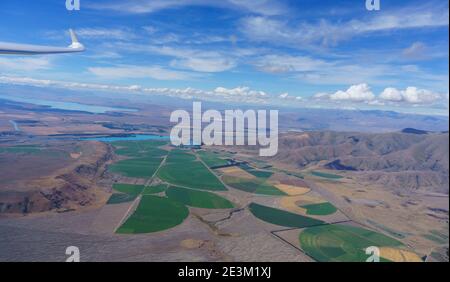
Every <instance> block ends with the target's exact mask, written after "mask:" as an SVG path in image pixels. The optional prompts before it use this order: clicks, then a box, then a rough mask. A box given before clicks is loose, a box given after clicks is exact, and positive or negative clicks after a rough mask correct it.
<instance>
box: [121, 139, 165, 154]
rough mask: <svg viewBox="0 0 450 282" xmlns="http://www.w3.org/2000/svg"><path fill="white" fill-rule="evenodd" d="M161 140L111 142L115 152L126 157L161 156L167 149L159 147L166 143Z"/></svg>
mask: <svg viewBox="0 0 450 282" xmlns="http://www.w3.org/2000/svg"><path fill="white" fill-rule="evenodd" d="M166 144H167V142H163V141H118V142H113V146H114V148H115V153H116V154H117V155H120V156H127V157H137V158H142V157H163V156H165V155H167V151H165V150H162V149H159V147H161V146H164V145H166Z"/></svg>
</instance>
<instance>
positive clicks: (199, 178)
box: [158, 152, 227, 191]
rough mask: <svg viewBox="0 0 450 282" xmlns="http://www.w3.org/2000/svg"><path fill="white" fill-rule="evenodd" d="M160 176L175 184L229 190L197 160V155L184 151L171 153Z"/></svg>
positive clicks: (210, 189)
mask: <svg viewBox="0 0 450 282" xmlns="http://www.w3.org/2000/svg"><path fill="white" fill-rule="evenodd" d="M191 156H192V157H191ZM193 158H194V159H193ZM158 177H159V178H160V179H161V180H163V181H165V182H167V183H170V184H173V185H175V186H182V187H188V188H193V189H200V190H208V191H226V190H227V189H226V188H225V186H224V185H223V184H222V183H221V182H220V181H219V179H218V178H217V177H216V176H215V175H214V174H212V173H211V172H210V171H209V170H208V168H207V167H205V166H204V165H203V164H202V163H201V162H200V161H195V156H193V155H189V154H186V153H184V152H182V153H177V154H172V153H171V154H170V155H169V157H168V160H167V161H166V164H165V165H164V166H163V167H162V168H161V169H160V170H159V172H158Z"/></svg>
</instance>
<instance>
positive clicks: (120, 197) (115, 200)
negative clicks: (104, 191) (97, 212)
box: [106, 193, 137, 205]
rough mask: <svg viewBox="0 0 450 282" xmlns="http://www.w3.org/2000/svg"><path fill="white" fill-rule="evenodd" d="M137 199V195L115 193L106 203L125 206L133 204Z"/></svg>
mask: <svg viewBox="0 0 450 282" xmlns="http://www.w3.org/2000/svg"><path fill="white" fill-rule="evenodd" d="M136 198H137V195H128V194H122V193H114V194H112V195H111V197H109V200H108V202H106V204H107V205H116V204H123V203H128V202H132V201H134V200H135V199H136Z"/></svg>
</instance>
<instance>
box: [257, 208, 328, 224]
mask: <svg viewBox="0 0 450 282" xmlns="http://www.w3.org/2000/svg"><path fill="white" fill-rule="evenodd" d="M249 209H250V211H251V213H252V214H253V215H254V216H255V217H257V218H259V219H261V220H263V221H265V222H268V223H272V224H275V225H280V226H285V227H297V228H304V227H308V226H314V225H319V224H323V223H324V222H323V221H320V220H317V219H313V218H309V217H306V216H302V215H299V214H295V213H291V212H287V211H283V210H279V209H275V208H271V207H267V206H263V205H259V204H255V203H252V204H250V206H249Z"/></svg>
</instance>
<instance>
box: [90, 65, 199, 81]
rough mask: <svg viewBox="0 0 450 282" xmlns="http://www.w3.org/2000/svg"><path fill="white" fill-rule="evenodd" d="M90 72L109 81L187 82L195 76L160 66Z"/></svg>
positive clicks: (107, 68) (120, 66) (109, 68)
mask: <svg viewBox="0 0 450 282" xmlns="http://www.w3.org/2000/svg"><path fill="white" fill-rule="evenodd" d="M88 71H89V72H90V73H92V74H94V75H96V76H99V77H103V78H108V79H123V78H153V79H157V80H187V79H191V78H192V76H193V75H192V74H189V73H186V72H179V71H172V70H167V69H164V68H162V67H159V66H153V67H144V66H132V65H118V66H114V67H90V68H88Z"/></svg>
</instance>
